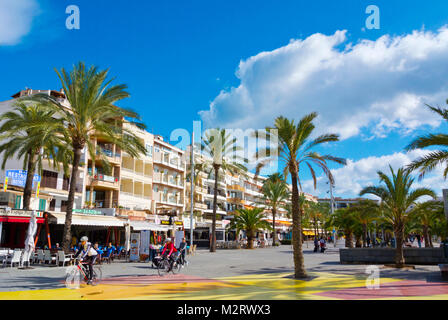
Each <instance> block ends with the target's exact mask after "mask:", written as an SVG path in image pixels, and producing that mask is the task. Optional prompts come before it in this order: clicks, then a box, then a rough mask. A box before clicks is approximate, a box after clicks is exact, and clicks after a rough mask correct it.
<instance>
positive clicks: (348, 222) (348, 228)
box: [331, 208, 355, 248]
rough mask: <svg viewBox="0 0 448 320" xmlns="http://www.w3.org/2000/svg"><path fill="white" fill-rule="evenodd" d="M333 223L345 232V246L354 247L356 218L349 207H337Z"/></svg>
mask: <svg viewBox="0 0 448 320" xmlns="http://www.w3.org/2000/svg"><path fill="white" fill-rule="evenodd" d="M331 224H332V225H333V226H335V227H337V228H338V229H341V230H342V231H343V232H344V235H345V247H347V248H353V241H352V236H353V233H354V230H355V219H354V217H353V213H352V212H351V211H350V210H349V208H341V209H337V210H336V211H335V213H334V215H332V216H331Z"/></svg>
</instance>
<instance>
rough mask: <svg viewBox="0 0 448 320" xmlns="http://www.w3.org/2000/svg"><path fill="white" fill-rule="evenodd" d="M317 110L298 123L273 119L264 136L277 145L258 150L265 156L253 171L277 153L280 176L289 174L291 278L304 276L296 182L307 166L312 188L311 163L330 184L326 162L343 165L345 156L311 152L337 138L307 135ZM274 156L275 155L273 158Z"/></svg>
mask: <svg viewBox="0 0 448 320" xmlns="http://www.w3.org/2000/svg"><path fill="white" fill-rule="evenodd" d="M316 117H317V113H314V112H313V113H311V114H309V115H307V116H305V117H303V118H302V119H301V120H300V121H299V123H297V124H296V123H295V122H294V120H289V119H287V118H284V117H278V118H277V119H275V123H274V127H273V128H269V127H268V128H266V133H265V137H266V139H268V140H269V141H278V148H277V150H274V149H272V148H270V147H268V148H265V149H261V150H259V151H258V153H259V154H260V155H265V157H264V159H261V161H260V162H259V164H258V166H257V173H258V172H259V171H260V169H261V168H262V167H263V166H264V165H266V164H267V163H268V162H269V161H272V160H274V155H278V157H279V158H280V159H282V160H283V161H284V164H285V167H284V172H283V175H284V176H285V177H287V175H288V173H289V175H290V176H291V182H292V199H291V201H292V220H293V225H292V229H293V230H292V242H293V251H294V269H295V272H294V276H295V278H299V279H300V278H306V277H307V274H306V270H305V266H304V260H303V252H302V222H301V220H302V217H301V210H300V205H299V187H300V189H302V185H301V181H300V173H301V170H302V169H304V168H307V169H308V170H309V171H310V173H311V176H312V178H313V182H314V188H316V184H317V178H316V172H315V169H314V168H313V165H314V166H317V167H319V168H320V169H321V170H322V171H323V172H324V173H325V175H326V176H327V177H328V178H329V180H330V183H334V179H333V175H332V174H331V171H330V169H329V168H328V167H327V161H334V162H336V163H340V164H345V159H342V158H336V157H334V156H331V155H320V154H319V153H317V152H315V151H313V148H314V147H316V146H318V145H321V144H323V143H327V142H333V141H338V140H339V136H338V135H336V134H324V135H321V136H318V137H317V138H315V139H311V135H312V133H313V131H314V129H315V126H314V124H313V120H314V119H315V118H316ZM275 158H276V157H275Z"/></svg>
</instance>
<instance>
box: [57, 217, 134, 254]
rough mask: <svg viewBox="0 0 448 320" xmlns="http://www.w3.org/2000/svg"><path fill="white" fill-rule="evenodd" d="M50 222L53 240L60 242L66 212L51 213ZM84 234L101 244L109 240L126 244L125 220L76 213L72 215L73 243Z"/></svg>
mask: <svg viewBox="0 0 448 320" xmlns="http://www.w3.org/2000/svg"><path fill="white" fill-rule="evenodd" d="M86 212H87V211H86ZM49 223H50V226H51V238H52V242H53V243H56V242H59V243H60V242H61V241H62V233H63V230H64V224H65V213H50V215H49ZM82 236H87V237H88V238H89V241H90V242H92V243H95V242H98V244H100V245H106V244H107V243H108V242H112V243H113V244H116V245H118V246H121V245H124V244H125V239H126V236H125V228H124V221H123V220H120V219H118V218H116V217H113V216H105V215H101V214H93V213H91V214H87V213H86V214H80V213H76V214H75V213H74V214H73V215H72V243H71V245H72V246H73V245H75V244H77V243H78V242H79V239H80V238H81V237H82Z"/></svg>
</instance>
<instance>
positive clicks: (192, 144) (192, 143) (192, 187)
mask: <svg viewBox="0 0 448 320" xmlns="http://www.w3.org/2000/svg"><path fill="white" fill-rule="evenodd" d="M194 187H195V186H194V131H193V133H192V134H191V172H190V193H191V195H190V248H193V210H194V205H193V201H194Z"/></svg>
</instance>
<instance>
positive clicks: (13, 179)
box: [6, 170, 40, 188]
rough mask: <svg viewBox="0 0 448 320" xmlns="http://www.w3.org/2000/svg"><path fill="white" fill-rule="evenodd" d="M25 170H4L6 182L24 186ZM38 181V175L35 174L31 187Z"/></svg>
mask: <svg viewBox="0 0 448 320" xmlns="http://www.w3.org/2000/svg"><path fill="white" fill-rule="evenodd" d="M26 175H27V170H6V177H7V178H8V184H9V185H12V186H16V187H22V188H25V183H26ZM37 182H40V175H38V174H35V175H34V178H33V188H34V187H35V186H36V185H37V184H36V183H37Z"/></svg>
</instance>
